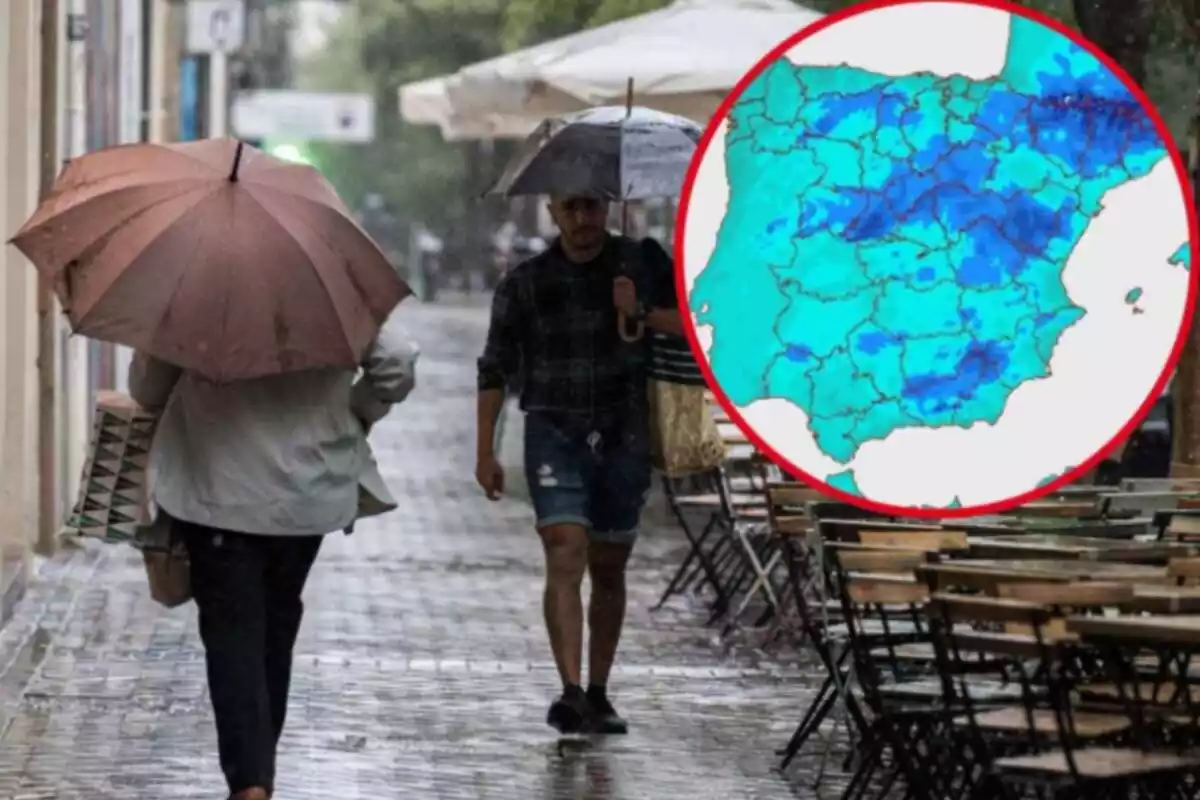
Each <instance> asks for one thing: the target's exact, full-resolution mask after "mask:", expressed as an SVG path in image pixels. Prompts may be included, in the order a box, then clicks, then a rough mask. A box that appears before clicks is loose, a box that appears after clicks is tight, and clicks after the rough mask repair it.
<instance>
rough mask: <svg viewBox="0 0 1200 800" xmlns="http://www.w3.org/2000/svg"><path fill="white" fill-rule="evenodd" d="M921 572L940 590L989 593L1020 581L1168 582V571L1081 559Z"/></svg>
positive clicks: (987, 562)
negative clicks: (999, 585)
mask: <svg viewBox="0 0 1200 800" xmlns="http://www.w3.org/2000/svg"><path fill="white" fill-rule="evenodd" d="M918 572H920V573H921V574H922V575H924V576H926V577H932V578H934V579H935V580H936V582H937V584H938V586H939V588H942V587H944V586H946V585H956V586H962V587H965V588H972V589H980V590H983V591H989V590H991V589H994V587H995V585H996V584H997V583H1019V582H1021V581H1031V580H1032V581H1051V582H1060V583H1068V582H1071V581H1087V580H1098V581H1116V582H1119V583H1138V584H1154V583H1163V582H1164V581H1166V580H1167V570H1166V568H1165V567H1154V566H1148V565H1145V564H1124V563H1112V562H1107V561H1081V560H1079V559H1030V560H1021V559H997V560H992V559H958V560H954V561H948V562H944V563H941V564H928V565H925V566H922V567H919V568H918Z"/></svg>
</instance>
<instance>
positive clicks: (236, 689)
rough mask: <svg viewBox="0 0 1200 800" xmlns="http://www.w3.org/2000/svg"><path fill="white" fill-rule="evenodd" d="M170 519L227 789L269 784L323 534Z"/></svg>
mask: <svg viewBox="0 0 1200 800" xmlns="http://www.w3.org/2000/svg"><path fill="white" fill-rule="evenodd" d="M174 525H175V526H176V530H177V531H178V532H179V534H180V535H181V536H182V537H183V540H184V543H185V544H186V545H187V549H188V556H189V558H190V560H191V579H192V594H193V595H194V597H195V600H196V605H197V607H198V608H199V610H200V638H201V640H203V642H204V655H205V662H206V664H207V667H208V692H209V696H210V697H211V698H212V705H213V714H214V716H215V717H216V722H217V748H218V751H219V753H220V758H221V770H222V771H223V772H224V773H225V780H226V782H227V783H228V784H229V791H230V793H231V794H235V793H237V792H239V791H242V790H243V789H248V788H251V787H254V786H260V787H263V788H265V789H267V790H269V791H273V790H274V786H275V751H276V747H277V745H278V743H279V737H280V735H281V734H282V733H283V723H284V719H285V717H286V716H287V703H288V689H289V687H290V685H291V677H292V648H293V647H294V646H295V644H296V634H297V633H298V632H299V630H300V620H301V618H302V617H303V615H304V604H303V603H302V602H301V600H300V594H301V593H302V592H303V591H304V583H305V581H306V580H307V579H308V573H309V571H310V570H311V569H312V565H313V562H314V561H315V560H316V558H317V552H318V550H319V549H320V547H321V540H322V538H323V537H321V536H252V535H248V534H242V533H233V532H230V531H223V530H218V529H216V528H208V527H205V526H203V525H196V524H194V523H189V522H183V521H178V520H177V521H175V522H174Z"/></svg>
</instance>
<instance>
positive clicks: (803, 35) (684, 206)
mask: <svg viewBox="0 0 1200 800" xmlns="http://www.w3.org/2000/svg"><path fill="white" fill-rule="evenodd" d="M929 3H943V4H953V5H970V6H982V7H985V8H992V9H996V10H999V11H1003V12H1006V13H1008V14H1010V15H1014V16H1021V17H1025V18H1026V19H1030V20H1032V21H1034V22H1038V23H1040V24H1042V25H1044V26H1045V27H1048V28H1050V29H1051V30H1054V31H1056V32H1058V33H1059V34H1061V35H1063V36H1065V37H1067V38H1068V39H1070V40H1071V41H1073V42H1074V43H1075V44H1077V45H1079V46H1080V47H1082V48H1084V49H1086V50H1087V51H1088V52H1089V53H1091V55H1092V56H1093V57H1095V58H1096V59H1097V60H1099V61H1100V63H1102V64H1104V65H1105V66H1106V67H1108V69H1109V70H1110V71H1111V72H1112V73H1113V74H1114V75H1115V76H1117V77H1118V78H1120V79H1121V82H1122V83H1124V85H1125V87H1126V88H1127V89H1129V91H1130V92H1131V93H1132V94H1133V96H1134V97H1136V98H1137V99H1138V102H1139V103H1140V104H1141V106H1142V108H1143V109H1144V110H1145V112H1146V114H1147V115H1148V116H1149V117H1150V119H1151V121H1153V122H1154V127H1155V129H1156V130H1157V132H1158V135H1159V138H1160V139H1162V141H1163V144H1164V145H1165V147H1166V150H1167V154H1168V155H1169V156H1170V158H1171V162H1172V164H1173V165H1174V167H1175V174H1176V177H1177V178H1178V180H1179V184H1180V187H1181V188H1182V190H1183V200H1184V202H1185V203H1186V206H1187V217H1188V238H1189V242H1188V243H1189V244H1190V245H1191V258H1192V265H1191V266H1190V267H1189V271H1188V274H1189V277H1188V297H1187V303H1186V306H1185V308H1184V313H1183V319H1182V320H1181V321H1180V326H1179V331H1178V332H1177V333H1176V336H1175V346H1174V347H1173V348H1172V350H1171V353H1170V355H1169V356H1168V357H1167V360H1166V363H1165V364H1164V366H1163V371H1162V373H1161V374H1160V375H1159V378H1158V380H1157V381H1155V383H1154V386H1153V387H1152V388H1151V390H1150V393H1149V394H1148V395H1147V397H1146V399H1145V400H1144V401H1143V402H1142V404H1141V406H1140V407H1139V408H1138V410H1137V411H1135V412H1134V414H1133V416H1132V417H1130V419H1129V421H1128V422H1126V423H1125V425H1124V426H1123V427H1122V428H1121V429H1120V430H1119V431H1118V432H1117V433H1116V435H1114V436H1113V437H1112V438H1111V439H1110V440H1109V442H1108V443H1107V444H1106V445H1104V446H1103V447H1101V448H1100V449H1099V450H1097V451H1096V453H1095V454H1094V455H1093V456H1092V457H1091V458H1089V459H1087V460H1086V461H1084V462H1083V463H1082V464H1079V465H1076V466H1075V467H1073V468H1071V469H1070V470H1068V471H1067V472H1065V473H1063V474H1062V475H1060V476H1059V477H1058V478H1056V479H1055V480H1053V481H1050V482H1049V483H1046V484H1044V485H1041V486H1037V487H1035V488H1033V489H1031V490H1030V491H1028V492H1024V493H1022V494H1019V495H1016V496H1015V497H1011V498H1008V499H1007V500H999V501H995V502H991V503H985V504H983V505H977V506H966V507H960V508H928V507H910V506H898V505H892V504H889V503H880V502H877V501H874V500H871V499H869V498H867V497H864V496H862V495H855V494H850V493H849V492H844V491H842V490H840V489H836V488H834V487H833V486H831V485H829V484H828V483H826V482H825V481H822V480H820V479H818V478H816V477H815V476H813V475H811V474H809V473H807V472H805V471H804V470H802V469H800V468H799V467H797V466H796V465H795V464H793V463H791V462H790V461H789V460H787V459H786V458H784V457H783V456H782V455H780V454H779V453H778V452H777V451H775V450H774V448H772V447H771V446H770V445H769V444H768V443H767V442H766V441H765V440H764V439H763V438H762V437H761V436H759V435H758V433H757V432H756V431H755V430H754V428H753V427H752V426H751V425H749V424H748V423H747V422H746V420H745V419H744V418H743V417H742V416H741V414H740V413H739V411H738V409H737V407H736V406H735V405H734V404H733V403H731V402H730V401H729V398H728V397H726V396H725V393H724V391H722V389H721V387H720V385H719V384H718V383H717V380H716V377H715V376H714V375H713V372H712V367H711V366H710V365H709V362H708V357H707V354H706V353H705V352H704V349H703V348H702V347H701V345H700V339H699V337H698V335H697V332H696V322H695V320H694V319H693V316H692V312H691V308H690V303H688V304H686V305H687V307H686V308H683V307H681V309H680V311H681V314H680V316H681V318H682V320H683V329H684V332H685V334H686V336H687V339H688V342H689V344H690V345H691V348H692V352H693V354H694V355H695V356H696V360H697V362H698V363H699V366H700V369H701V371H702V372H703V374H704V378H705V381H706V382H707V383H708V386H709V388H710V389H711V390H712V392H713V395H714V396H715V397H716V399H717V401H718V403H720V405H721V407H722V408H723V409H724V410H725V412H726V413H727V414H728V415H729V418H730V420H732V421H733V422H734V423H735V424H736V425H737V426H738V428H739V429H741V431H742V432H743V433H744V434H745V435H746V438H747V439H749V440H750V442H751V443H752V444H753V445H754V446H755V448H756V449H758V451H759V452H761V453H763V454H764V455H766V456H767V457H768V458H769V459H770V460H771V461H772V462H774V463H775V464H776V465H778V466H779V467H781V468H783V469H784V470H785V471H787V472H789V473H791V474H792V475H793V476H794V477H797V478H799V479H801V480H803V481H804V482H806V483H808V484H810V485H812V486H813V487H814V488H817V489H819V490H820V491H821V492H823V493H825V494H827V495H829V496H831V497H833V498H834V499H837V500H840V501H842V502H845V503H848V504H851V505H854V506H857V507H859V508H864V509H867V510H868V511H872V512H876V513H880V514H885V515H889V516H903V517H911V518H916V519H961V518H964V517H975V516H981V515H984V514H995V513H1000V512H1003V511H1008V510H1011V509H1012V508H1015V507H1017V506H1020V505H1023V504H1025V503H1029V502H1032V501H1035V500H1037V499H1039V498H1042V497H1045V496H1046V495H1048V494H1050V493H1052V492H1054V491H1056V490H1057V489H1059V488H1061V487H1063V486H1065V485H1067V484H1069V483H1073V482H1074V481H1075V480H1077V479H1078V478H1080V477H1081V476H1083V475H1084V474H1086V473H1087V472H1088V471H1089V470H1091V469H1092V468H1094V467H1095V466H1097V465H1098V464H1099V463H1100V462H1101V461H1103V460H1104V458H1105V457H1106V456H1107V455H1108V454H1109V452H1111V451H1112V450H1113V449H1114V448H1116V447H1117V445H1119V444H1120V443H1121V442H1122V441H1124V440H1125V439H1127V438H1128V437H1129V436H1130V435H1132V434H1133V433H1134V432H1135V431H1136V430H1137V429H1138V427H1140V425H1141V423H1142V421H1143V420H1144V419H1145V417H1146V416H1147V415H1148V414H1149V413H1150V411H1151V410H1152V409H1153V407H1154V405H1155V404H1156V403H1157V402H1158V399H1159V398H1160V397H1161V396H1162V394H1163V390H1164V388H1165V387H1166V385H1167V382H1168V381H1169V380H1170V379H1171V376H1172V374H1173V373H1174V372H1175V369H1176V367H1177V366H1178V364H1179V359H1180V357H1181V356H1182V355H1183V348H1184V345H1185V344H1186V341H1187V332H1188V331H1189V330H1190V329H1191V323H1192V317H1193V315H1194V313H1195V310H1196V309H1195V306H1196V294H1197V291H1196V290H1197V276H1196V271H1195V270H1196V262H1197V260H1198V259H1197V257H1198V256H1200V220H1198V215H1197V209H1196V197H1195V196H1194V194H1193V190H1192V183H1191V178H1190V176H1189V175H1188V173H1187V169H1186V167H1185V166H1184V162H1183V156H1182V155H1181V154H1180V152H1179V148H1178V147H1177V146H1176V145H1175V142H1174V139H1173V138H1172V136H1171V132H1170V130H1169V129H1168V128H1167V125H1166V123H1165V122H1164V121H1163V118H1162V115H1161V114H1159V112H1158V109H1156V108H1155V107H1154V104H1153V103H1151V101H1150V98H1149V97H1148V96H1147V95H1146V93H1145V92H1144V91H1143V90H1142V88H1141V87H1140V86H1138V85H1137V84H1136V83H1135V82H1134V81H1133V79H1132V78H1131V77H1130V76H1129V75H1128V74H1127V73H1126V72H1125V70H1124V69H1122V68H1121V67H1120V66H1119V65H1118V64H1117V63H1116V62H1115V61H1114V60H1113V59H1112V58H1110V57H1109V56H1108V55H1107V54H1106V53H1104V52H1103V51H1101V50H1100V48H1099V47H1097V46H1096V45H1095V44H1093V43H1092V42H1091V41H1089V40H1088V39H1086V38H1085V37H1084V36H1083V35H1082V34H1080V33H1079V32H1078V31H1075V30H1072V29H1071V28H1068V27H1067V26H1066V25H1063V24H1062V23H1060V22H1058V21H1057V20H1054V19H1052V18H1050V17H1048V16H1046V15H1045V14H1042V13H1041V12H1039V11H1034V10H1032V9H1028V8H1025V7H1023V6H1019V5H1015V4H1014V3H1011V2H1007V0H865V2H862V3H859V4H857V5H854V6H851V7H849V8H845V9H842V10H841V11H837V12H834V13H832V14H829V15H827V16H825V17H822V18H821V19H819V20H817V21H815V22H813V23H811V24H810V25H808V26H806V27H804V28H802V29H800V30H799V31H797V32H795V33H793V34H792V35H790V36H788V37H787V38H786V39H784V40H783V41H782V42H780V43H779V44H778V45H776V46H775V47H774V48H773V49H772V50H770V51H769V52H767V54H766V55H764V56H763V57H762V59H760V60H759V62H758V63H757V64H755V65H754V66H753V67H751V68H750V70H749V71H748V72H747V73H746V74H745V75H744V76H743V77H742V79H741V80H740V81H738V83H737V85H736V86H735V87H734V88H733V90H732V91H731V92H729V94H728V95H726V96H725V99H724V100H723V101H722V102H721V105H720V106H719V107H718V108H717V111H716V112H715V113H714V114H713V116H712V118H711V119H710V120H709V122H708V125H707V126H706V127H705V130H704V134H703V136H702V137H701V138H700V141H699V143H698V144H697V146H696V152H695V153H694V154H693V156H692V161H691V164H690V165H689V166H688V171H687V176H686V178H685V179H684V182H683V189H682V191H681V192H680V196H679V205H678V210H677V212H676V218H675V243H674V244H675V285H676V292H677V295H678V296H679V297H680V298H687V297H688V287H687V272H686V266H685V263H684V258H685V256H684V252H685V248H684V243H685V241H686V237H687V217H688V208H689V206H690V204H691V198H692V191H693V188H694V186H695V183H696V177H697V175H698V173H699V171H700V165H701V163H702V162H703V161H704V157H705V155H706V154H707V152H708V148H709V145H710V144H711V143H712V140H713V139H714V138H715V137H716V135H717V131H718V129H719V128H720V127H721V124H722V123H724V122H725V120H726V119H728V117H729V113H730V111H731V110H732V109H733V106H734V104H735V103H736V102H737V101H738V99H739V98H740V97H741V95H742V94H743V93H744V92H745V91H746V89H747V87H749V85H750V84H751V83H753V82H754V81H755V80H757V78H758V77H759V75H761V74H762V73H763V71H764V70H766V69H767V67H769V66H770V65H771V64H773V63H775V62H776V61H778V60H779V59H780V58H783V57H784V56H785V55H786V54H787V52H788V51H789V50H791V49H792V48H794V47H795V46H796V45H798V44H799V43H800V42H802V41H804V40H805V39H807V38H809V37H811V36H813V35H815V34H817V33H819V32H820V31H822V30H824V29H825V28H828V27H830V26H832V25H835V24H837V23H838V22H840V21H842V20H845V19H849V18H851V17H856V16H858V15H860V14H864V13H867V12H870V11H876V10H879V9H883V8H892V7H896V6H907V5H917V4H929ZM1181 269H1182V267H1181ZM681 305H683V304H681Z"/></svg>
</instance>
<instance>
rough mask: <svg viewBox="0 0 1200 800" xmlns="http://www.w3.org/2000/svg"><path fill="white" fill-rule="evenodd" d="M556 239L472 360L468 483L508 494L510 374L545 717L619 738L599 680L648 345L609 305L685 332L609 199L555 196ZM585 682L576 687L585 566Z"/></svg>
mask: <svg viewBox="0 0 1200 800" xmlns="http://www.w3.org/2000/svg"><path fill="white" fill-rule="evenodd" d="M550 214H551V216H552V218H553V219H554V222H555V224H556V225H557V226H558V229H559V234H560V235H559V237H558V239H557V240H556V241H555V242H554V244H553V245H551V246H550V248H549V249H547V250H546V251H545V252H543V253H540V254H538V255H536V256H534V257H533V258H530V259H529V260H527V261H525V262H523V263H521V264H520V265H518V266H517V267H515V268H514V269H513V270H512V271H510V272H509V273H508V274H507V275H506V276H505V278H504V279H503V280H502V281H501V283H500V285H499V286H498V287H497V289H496V295H495V300H494V302H493V305H492V321H491V328H490V330H489V331H488V338H487V344H486V346H485V348H484V352H483V356H482V357H481V358H480V359H479V409H478V414H479V419H478V440H477V447H478V452H477V465H476V471H475V477H476V479H477V480H478V481H479V485H480V486H482V487H483V489H484V491H486V492H487V495H488V497H489V498H490V499H493V500H496V499H499V497H500V494H501V493H502V492H503V490H504V472H503V470H502V469H501V467H500V464H499V462H498V461H497V460H496V453H495V438H496V420H497V417H498V416H499V414H500V410H501V407H502V406H503V403H504V393H505V387H506V386H507V385H508V384H509V382H510V380H511V379H512V378H513V377H514V376H516V377H518V378H519V382H520V386H521V409H522V410H523V411H524V412H525V415H526V418H525V472H526V476H527V478H528V481H529V488H530V493H531V495H532V499H533V506H534V512H535V514H536V516H537V522H536V527H537V531H538V534H539V535H540V536H541V539H542V545H543V548H544V550H545V554H546V588H545V594H544V601H543V602H544V610H545V616H546V628H547V631H548V633H549V635H550V647H551V649H552V650H553V651H554V660H555V663H556V664H557V665H558V671H559V675H560V676H561V677H562V682H563V693H562V696H561V697H560V698H558V699H557V700H556V701H554V703H553V704H552V705H551V706H550V712H549V715H548V718H547V722H548V723H549V724H550V725H552V726H554V727H555V728H557V729H558V730H560V731H561V732H563V733H572V732H596V733H624V732H625V731H626V725H625V722H624V720H622V719H621V717H620V716H618V714H617V712H616V711H615V709H614V708H613V706H612V703H611V702H610V701H609V699H608V693H607V683H608V676H609V673H610V671H611V669H612V664H613V659H614V657H615V655H616V650H617V642H618V640H619V639H620V636H621V625H622V622H623V620H624V617H625V565H626V563H627V562H628V560H629V554H630V552H631V550H632V548H633V544H634V541H635V540H636V538H637V532H638V522H639V518H640V517H641V512H642V507H643V505H644V504H645V501H646V494H647V492H648V490H649V488H650V473H651V466H650V442H649V411H648V406H647V397H646V364H647V353H646V344H645V340H641V341H638V342H634V343H628V342H624V341H622V340H621V338H620V336H619V335H618V333H617V319H618V317H617V312H618V310H619V311H621V312H623V313H624V314H625V316H626V317H627V318H629V319H630V320H633V321H639V322H642V323H644V324H645V325H646V327H647V328H650V329H652V330H659V331H664V332H669V333H674V334H681V333H682V323H681V321H680V315H679V309H678V304H677V301H676V297H675V279H674V268H673V265H672V262H671V258H670V257H669V256H668V255H667V253H666V252H665V251H664V250H663V248H662V247H661V246H660V245H658V243H656V242H654V241H653V240H651V239H646V240H644V241H642V242H635V241H633V240H630V239H628V238H625V237H621V236H615V235H612V234H610V233H609V232H608V231H607V230H606V229H605V221H606V220H607V218H608V204H607V203H605V202H603V201H601V200H597V199H595V198H590V197H557V198H553V199H552V200H551V202H550ZM585 571H586V572H588V573H589V574H590V576H591V579H592V595H591V599H590V603H589V608H588V625H589V627H590V629H591V640H590V647H589V652H588V678H589V685H588V689H587V691H586V692H585V691H584V690H583V688H582V680H581V668H582V665H581V662H582V649H583V607H582V602H581V599H580V586H581V584H582V582H583V575H584V572H585Z"/></svg>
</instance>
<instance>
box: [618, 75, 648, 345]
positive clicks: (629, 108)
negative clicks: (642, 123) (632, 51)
mask: <svg viewBox="0 0 1200 800" xmlns="http://www.w3.org/2000/svg"><path fill="white" fill-rule="evenodd" d="M632 115H633V77H632V76H630V78H629V80H628V81H626V83H625V119H629V117H631V116H632ZM621 235H622V236H628V235H629V203H628V201H626V200H622V201H621ZM621 271H622V272H624V269H622V270H621ZM628 323H629V320H628V319H627V318H626V316H625V315H624V314H623V313H621V312H620V311H618V312H617V333H619V334H620V336H621V338H622V339H623V340H624V341H626V342H636V341H638V340H639V339H641V338H642V336H644V335H645V333H646V323H645V322H642V321H638V323H637V324H636V325H635V326H634V332H633V333H632V334H631V333H630V332H629V324H628Z"/></svg>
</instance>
